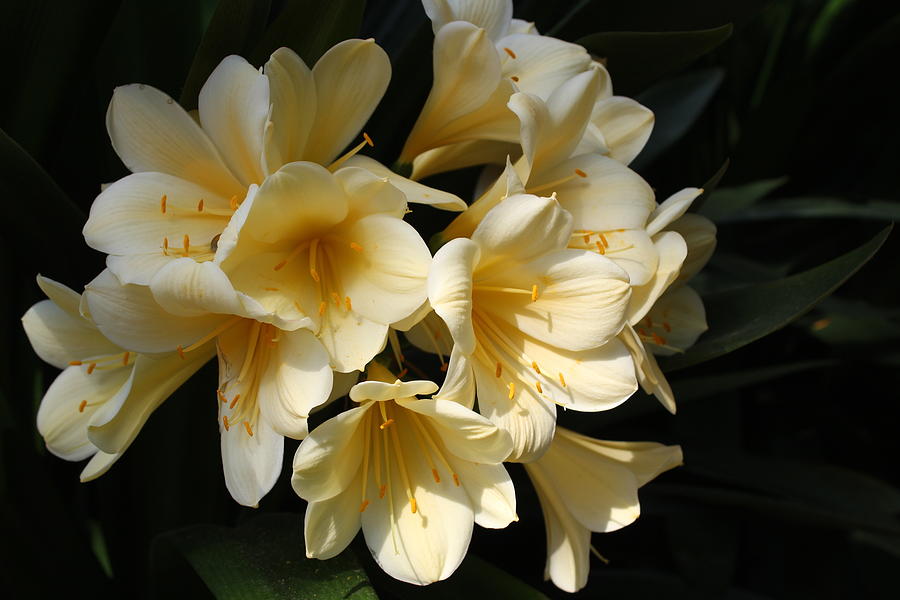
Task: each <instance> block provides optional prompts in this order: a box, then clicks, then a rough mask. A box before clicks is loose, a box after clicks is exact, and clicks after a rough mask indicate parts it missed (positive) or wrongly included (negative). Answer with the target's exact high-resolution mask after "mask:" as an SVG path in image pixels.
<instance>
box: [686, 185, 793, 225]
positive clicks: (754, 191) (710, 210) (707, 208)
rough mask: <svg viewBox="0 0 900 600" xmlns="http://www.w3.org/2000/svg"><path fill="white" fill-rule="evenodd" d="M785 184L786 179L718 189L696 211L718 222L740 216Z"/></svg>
mask: <svg viewBox="0 0 900 600" xmlns="http://www.w3.org/2000/svg"><path fill="white" fill-rule="evenodd" d="M785 183H787V177H776V178H774V179H760V180H759V181H753V182H751V183H747V184H744V185H738V186H734V187H727V188H719V189H717V190H716V191H715V193H712V194H710V196H709V199H708V200H707V201H706V203H705V204H704V205H703V208H702V210H700V211H698V212H699V213H700V214H701V215H703V216H704V217H707V218H709V219H712V220H713V221H716V222H719V221H720V220H721V219H725V218H727V217H728V216H730V215H735V214H742V213H743V212H744V211H746V210H747V209H748V208H749V207H751V206H753V205H754V204H756V203H757V202H759V201H760V200H762V199H763V198H765V197H766V196H768V195H769V194H771V193H772V192H774V191H775V190H777V189H778V188H780V187H781V186H783V185H784V184H785Z"/></svg>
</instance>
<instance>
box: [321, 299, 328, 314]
mask: <svg viewBox="0 0 900 600" xmlns="http://www.w3.org/2000/svg"><path fill="white" fill-rule="evenodd" d="M326 306H328V305H327V304H325V303H324V302H319V316H320V317H321V316H322V315H324V314H325V307H326Z"/></svg>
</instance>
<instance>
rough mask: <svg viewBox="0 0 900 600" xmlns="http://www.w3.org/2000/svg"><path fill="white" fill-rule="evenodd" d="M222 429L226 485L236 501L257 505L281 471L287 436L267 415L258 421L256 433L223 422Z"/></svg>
mask: <svg viewBox="0 0 900 600" xmlns="http://www.w3.org/2000/svg"><path fill="white" fill-rule="evenodd" d="M219 432H220V434H221V436H222V444H221V446H222V466H223V468H224V471H225V487H227V488H228V491H229V493H230V494H231V497H232V498H234V500H235V502H237V503H238V504H241V505H243V506H250V507H253V508H256V507H257V506H258V505H259V501H260V500H262V498H263V496H265V495H266V494H268V493H269V490H271V489H272V486H273V485H275V482H276V481H277V480H278V476H279V475H280V474H281V463H282V461H283V459H284V438H283V437H282V436H280V435H278V434H277V433H276V432H275V430H274V429H272V428H271V427H270V426H269V424H268V423H267V422H266V421H265V420H263V419H261V420H260V421H259V422H257V424H256V428H255V429H254V431H253V435H248V434H247V432H246V431H245V430H244V428H243V427H232V428H231V429H230V431H226V430H225V428H224V427H223V426H222V424H221V423H220V424H219Z"/></svg>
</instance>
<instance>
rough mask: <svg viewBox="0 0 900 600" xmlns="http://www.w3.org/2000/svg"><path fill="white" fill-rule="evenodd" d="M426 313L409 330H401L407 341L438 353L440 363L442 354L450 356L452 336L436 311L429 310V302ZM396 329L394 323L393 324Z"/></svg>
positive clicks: (421, 348) (417, 346) (425, 350)
mask: <svg viewBox="0 0 900 600" xmlns="http://www.w3.org/2000/svg"><path fill="white" fill-rule="evenodd" d="M428 310H429V312H428V314H427V315H425V318H423V319H422V320H421V321H419V322H418V323H416V324H415V325H414V326H413V327H411V328H410V329H409V331H405V332H403V333H404V335H405V336H406V339H407V340H409V343H410V344H412V345H413V346H415V347H416V348H418V349H419V350H422V351H423V352H430V353H431V354H439V355H440V360H441V363H443V362H444V358H443V357H444V356H450V351H451V350H453V346H454V344H453V336H452V335H451V334H450V330H449V329H448V328H447V324H446V323H444V321H443V319H441V318H440V317H439V316H438V315H437V313H436V312H434V311H433V310H431V304H430V303H429V304H428ZM393 327H394V329H397V327H396V324H395V325H394V326H393Z"/></svg>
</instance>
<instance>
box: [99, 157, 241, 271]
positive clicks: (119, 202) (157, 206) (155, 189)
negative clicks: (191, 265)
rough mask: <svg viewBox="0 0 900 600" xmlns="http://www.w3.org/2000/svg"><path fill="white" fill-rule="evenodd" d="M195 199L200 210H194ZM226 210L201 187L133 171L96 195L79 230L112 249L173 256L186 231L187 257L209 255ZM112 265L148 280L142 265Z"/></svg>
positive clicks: (111, 251)
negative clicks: (132, 269)
mask: <svg viewBox="0 0 900 600" xmlns="http://www.w3.org/2000/svg"><path fill="white" fill-rule="evenodd" d="M163 198H165V212H162V206H163V205H162V199H163ZM201 201H202V202H203V209H204V210H203V211H200V210H198V206H199V205H200V202H201ZM227 215H230V209H229V204H228V201H227V200H225V199H223V198H221V197H220V196H217V195H216V194H214V193H211V192H210V191H209V190H207V189H206V188H204V187H201V186H199V185H197V184H195V183H191V182H189V181H185V180H184V179H180V178H178V177H172V176H171V175H165V174H163V173H135V174H134V175H129V176H128V177H125V178H123V179H120V180H119V181H117V182H115V183H114V184H112V185H111V186H109V187H108V188H106V190H105V191H104V192H103V193H102V194H100V195H99V196H98V197H97V199H96V200H95V201H94V204H93V205H92V206H91V214H90V217H88V221H87V223H86V224H85V226H84V231H83V233H84V238H85V241H87V243H88V245H89V246H91V247H92V248H95V249H97V250H100V251H101V252H105V253H107V254H112V255H125V256H129V255H142V256H149V257H156V258H159V257H162V259H168V260H173V259H174V258H176V257H178V256H184V240H185V236H187V240H188V252H190V254H191V256H192V257H197V258H199V257H201V256H202V255H203V254H205V255H206V256H208V257H212V255H213V253H214V252H213V250H212V246H211V244H212V243H213V239H214V238H215V237H216V236H218V235H219V234H220V233H222V230H223V229H224V228H225V225H226V224H227V223H228V216H227ZM118 270H120V271H121V272H122V279H125V280H127V281H128V282H129V283H139V284H142V285H147V284H148V283H149V278H148V277H147V275H148V274H145V273H144V272H143V270H138V272H137V273H131V272H129V269H127V268H126V269H124V270H121V269H118ZM150 275H152V274H150Z"/></svg>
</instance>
